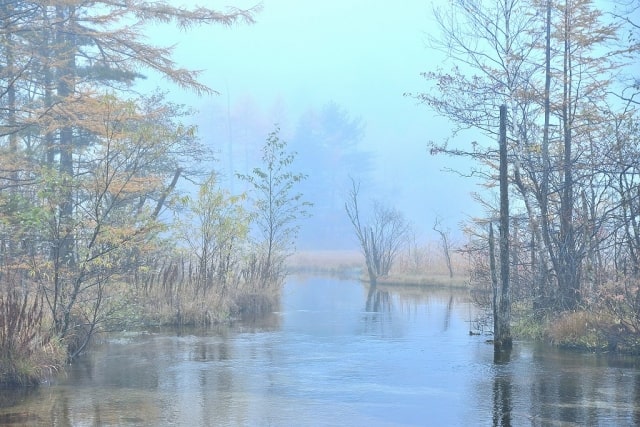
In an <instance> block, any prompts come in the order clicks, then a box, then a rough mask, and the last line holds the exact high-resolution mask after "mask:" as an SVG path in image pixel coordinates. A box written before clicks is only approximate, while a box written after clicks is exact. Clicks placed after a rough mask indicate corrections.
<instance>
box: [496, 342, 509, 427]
mask: <svg viewBox="0 0 640 427" xmlns="http://www.w3.org/2000/svg"><path fill="white" fill-rule="evenodd" d="M510 361H511V351H507V350H505V351H495V352H494V354H493V363H494V367H495V373H494V375H493V425H494V426H502V427H509V426H511V411H512V409H513V408H512V402H511V394H512V387H513V386H512V384H511V383H512V378H511V367H510V366H509V362H510Z"/></svg>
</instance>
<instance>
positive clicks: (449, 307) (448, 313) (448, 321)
mask: <svg viewBox="0 0 640 427" xmlns="http://www.w3.org/2000/svg"><path fill="white" fill-rule="evenodd" d="M452 309H453V295H451V296H450V297H449V302H448V303H447V309H446V311H445V313H444V329H443V331H447V330H448V329H449V325H450V324H451V311H452Z"/></svg>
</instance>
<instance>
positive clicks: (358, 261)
mask: <svg viewBox="0 0 640 427" xmlns="http://www.w3.org/2000/svg"><path fill="white" fill-rule="evenodd" d="M363 266H364V256H363V255H362V254H361V253H360V252H359V251H355V250H336V251H299V252H296V253H294V254H293V255H291V256H290V257H289V258H288V259H287V269H288V270H289V271H290V272H294V273H329V274H347V273H353V272H355V271H358V270H359V269H361V268H362V267H363Z"/></svg>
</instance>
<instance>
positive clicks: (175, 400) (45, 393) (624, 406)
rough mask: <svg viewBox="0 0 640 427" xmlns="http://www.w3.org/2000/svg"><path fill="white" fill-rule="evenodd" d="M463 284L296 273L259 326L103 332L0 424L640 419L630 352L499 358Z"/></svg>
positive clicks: (521, 346) (523, 348)
mask: <svg viewBox="0 0 640 427" xmlns="http://www.w3.org/2000/svg"><path fill="white" fill-rule="evenodd" d="M474 315H475V314H474V309H473V307H472V306H471V305H470V304H469V302H468V299H467V295H466V293H464V292H460V291H453V290H447V289H431V290H419V289H415V288H414V289H411V288H384V287H378V288H377V289H376V290H374V291H371V290H370V289H368V287H367V286H365V285H363V284H361V283H359V282H357V281H349V280H336V279H327V278H306V279H302V278H292V279H290V280H289V281H288V283H287V284H286V286H285V288H284V292H283V297H282V303H281V309H280V311H279V312H277V313H273V314H272V315H270V316H268V318H266V319H264V321H262V322H260V323H258V324H252V325H248V324H244V325H242V324H239V325H235V326H233V327H229V328H218V329H216V330H213V331H206V332H202V331H201V332H196V331H186V332H185V331H183V332H182V333H176V332H157V331H155V332H154V331H148V332H142V333H141V332H135V333H121V334H116V335H111V336H108V337H106V338H105V339H104V342H103V343H102V344H100V345H96V346H94V347H92V349H91V351H90V352H88V354H86V355H85V356H84V357H82V358H81V359H80V360H78V361H77V362H76V363H74V364H73V365H72V366H70V367H69V369H68V372H67V373H66V375H64V376H61V377H60V378H58V379H57V380H56V381H55V382H54V383H52V384H50V385H45V386H42V387H40V388H39V389H38V390H36V391H35V392H30V393H25V394H16V393H12V394H8V393H4V395H3V396H2V397H3V399H2V400H1V401H0V403H2V404H3V406H4V407H2V408H0V424H1V423H4V424H5V425H6V424H10V425H47V426H48V425H56V426H97V425H100V426H156V425H175V426H199V425H201V426H245V425H247V426H254V425H255V426H267V425H272V426H292V425H297V426H305V425H308V426H316V425H317V426H347V425H349V426H430V425H433V426H451V425H460V426H467V425H468V426H477V425H514V426H516V425H533V426H537V425H540V426H547V425H569V426H570V425H576V426H577V425H623V426H624V425H630V426H631V425H637V424H640V410H639V404H640V371H639V370H638V366H639V361H638V359H635V358H624V357H613V356H607V355H592V354H579V353H572V352H566V351H559V350H556V349H551V348H548V347H544V346H535V345H532V344H529V343H520V342H516V343H515V346H514V351H513V353H512V354H511V356H510V358H509V360H508V361H504V362H503V363H495V362H494V354H493V347H492V345H490V344H488V343H487V342H486V340H487V338H488V337H486V336H470V335H469V321H470V320H471V319H472V318H473V317H474Z"/></svg>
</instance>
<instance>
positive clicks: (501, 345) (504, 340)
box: [492, 105, 512, 351]
mask: <svg viewBox="0 0 640 427" xmlns="http://www.w3.org/2000/svg"><path fill="white" fill-rule="evenodd" d="M507 166H508V163H507V107H506V106H505V105H502V106H500V286H499V289H498V286H496V287H495V288H494V305H493V310H494V316H493V318H494V326H493V333H494V339H493V345H494V350H495V351H503V350H509V349H511V346H512V339H511V327H510V322H511V297H510V291H509V258H510V257H509V186H508V176H507V173H508V168H507ZM492 234H493V233H492ZM494 268H495V267H494Z"/></svg>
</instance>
